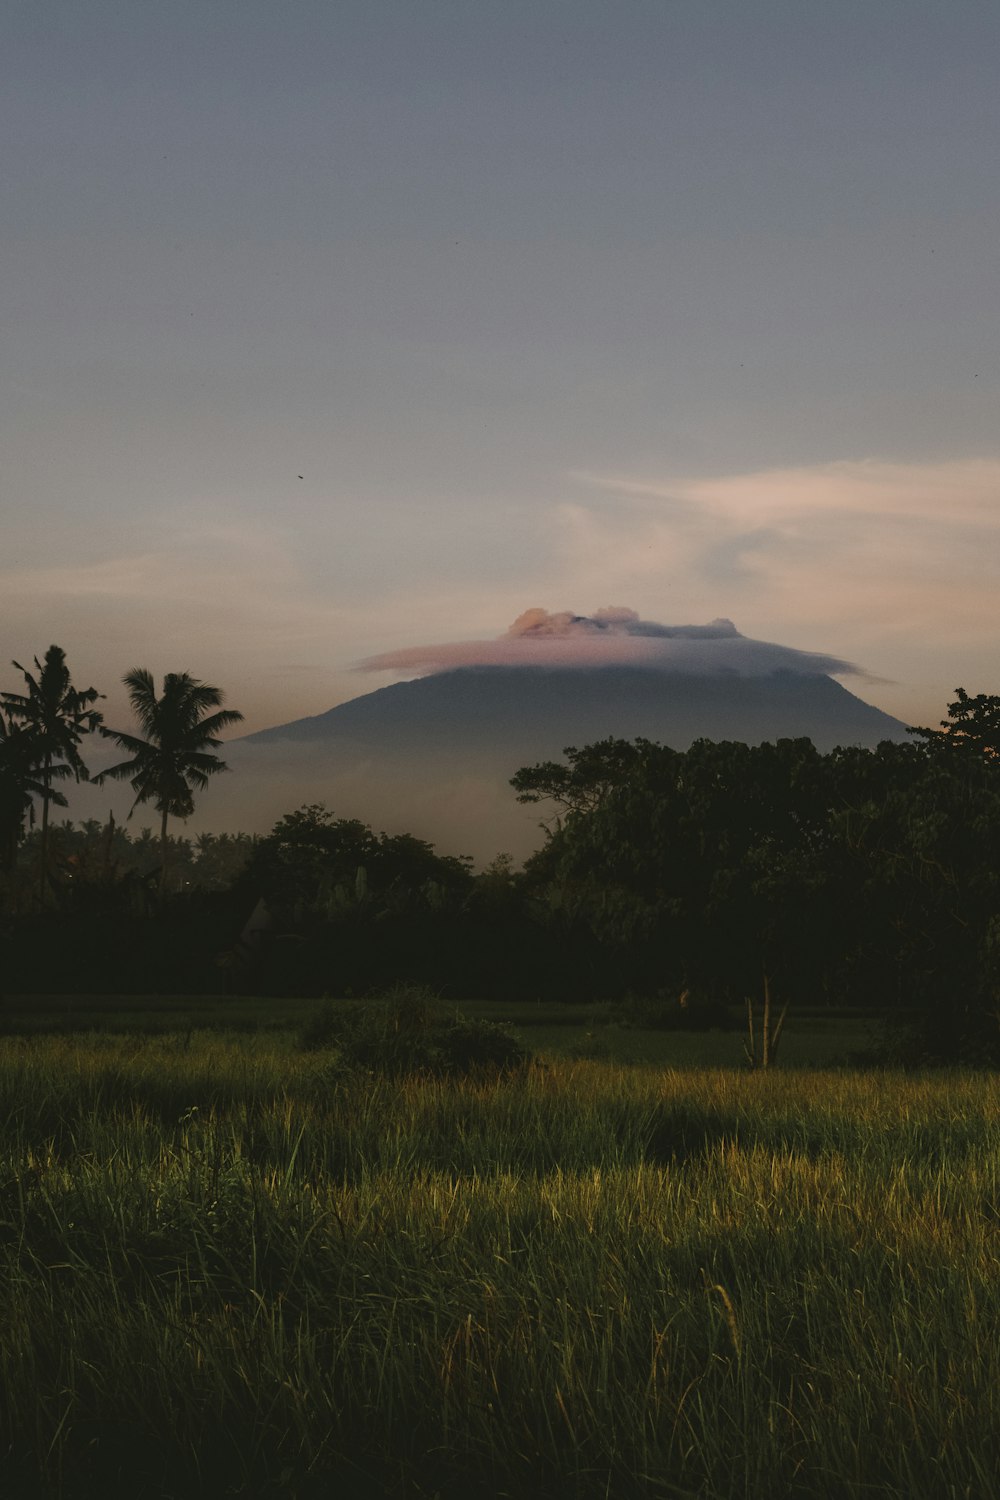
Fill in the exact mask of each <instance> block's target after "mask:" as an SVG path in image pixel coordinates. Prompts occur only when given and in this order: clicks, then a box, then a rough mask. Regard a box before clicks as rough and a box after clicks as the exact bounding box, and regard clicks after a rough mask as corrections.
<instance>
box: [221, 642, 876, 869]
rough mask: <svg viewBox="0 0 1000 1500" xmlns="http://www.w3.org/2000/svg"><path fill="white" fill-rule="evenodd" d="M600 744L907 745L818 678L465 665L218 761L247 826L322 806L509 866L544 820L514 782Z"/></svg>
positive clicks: (232, 748)
mask: <svg viewBox="0 0 1000 1500" xmlns="http://www.w3.org/2000/svg"><path fill="white" fill-rule="evenodd" d="M609 735H610V736H614V737H616V738H621V739H634V738H636V737H638V736H642V737H644V738H646V739H650V740H658V741H661V742H662V743H664V744H668V745H671V746H673V747H674V748H675V749H685V748H686V747H687V746H688V745H690V744H691V742H692V741H693V740H695V739H699V738H705V739H715V740H723V739H730V740H743V741H745V742H747V743H750V744H756V743H759V742H760V741H762V740H774V739H782V738H797V737H799V736H808V737H809V738H810V739H811V740H812V741H813V743H814V744H815V745H816V746H817V748H819V749H820V750H831V749H832V748H833V747H834V746H835V745H865V746H874V745H876V744H878V743H879V741H880V740H903V739H905V738H906V731H905V728H904V726H903V725H902V724H901V723H900V722H899V720H898V719H894V718H891V717H890V716H889V715H888V714H885V713H882V712H881V710H879V709H877V708H873V707H872V706H871V705H870V704H868V703H864V702H863V701H862V700H861V699H860V698H857V697H855V696H854V694H853V693H850V692H848V691H847V689H846V688H843V687H841V686H840V685H839V683H837V682H835V681H834V680H833V678H831V677H828V676H824V675H822V674H820V673H805V672H795V671H789V670H780V671H775V672H770V673H764V674H760V675H756V676H751V675H740V674H737V673H736V672H731V671H717V672H715V673H712V674H710V675H709V674H705V675H700V676H699V675H696V674H693V673H690V672H667V671H664V670H663V669H662V668H656V669H653V668H643V667H633V666H623V665H616V666H603V667H571V668H566V667H547V666H515V667H507V666H468V667H458V668H455V669H453V670H451V671H443V672H437V673H434V674H433V675H431V676H427V677H421V678H418V679H416V680H414V681H411V682H400V683H396V684H394V685H392V686H391V687H384V688H380V689H378V690H377V691H375V692H372V693H365V694H363V695H362V696H361V697H358V698H353V699H351V700H350V701H349V702H347V703H341V704H338V705H337V707H335V708H331V709H330V710H329V711H328V712H327V713H323V714H317V715H316V716H315V717H312V718H306V719H296V720H294V721H293V722H291V723H288V724H279V725H277V726H276V727H274V728H273V729H265V730H262V731H260V732H258V733H256V734H252V735H248V736H246V737H245V738H244V739H243V740H239V741H231V742H230V743H229V744H228V745H227V747H226V752H227V753H226V758H227V760H228V761H229V763H230V765H231V766H232V768H233V770H234V771H237V772H238V773H239V776H238V777H237V776H233V777H232V778H226V780H227V782H228V783H229V786H230V787H231V789H232V793H233V794H236V793H237V791H238V788H242V792H241V799H242V803H243V806H244V807H248V808H250V809H252V813H250V814H247V813H244V814H243V815H242V818H241V821H240V826H243V827H248V826H250V821H248V819H252V821H253V822H254V824H255V826H256V825H257V824H259V823H261V822H262V821H263V819H264V818H265V817H268V816H269V817H270V820H271V821H272V822H273V821H274V819H275V818H277V817H279V816H280V815H281V814H282V813H285V812H289V811H291V810H292V808H294V807H295V806H297V805H299V804H300V803H302V802H307V801H322V802H325V803H326V804H327V806H329V807H331V808H332V809H334V810H335V812H336V813H337V815H338V816H344V817H360V818H363V819H364V820H365V821H367V822H370V823H372V824H374V825H375V826H376V827H379V828H387V829H388V830H389V831H408V832H411V833H414V834H416V835H418V836H419V837H421V838H426V839H429V840H430V841H432V842H433V843H435V844H436V845H437V846H438V847H439V848H440V849H441V850H442V851H443V852H446V853H468V852H472V853H474V854H475V855H476V856H477V858H483V859H488V858H490V857H491V855H492V854H494V853H496V851H497V850H498V849H506V850H509V851H510V852H511V853H513V854H514V855H515V856H517V857H519V858H520V857H523V856H524V855H526V854H527V853H529V852H530V851H531V850H532V849H533V848H536V847H537V846H538V844H539V842H540V838H541V835H540V833H539V828H538V821H539V812H540V810H539V809H538V808H525V807H522V806H519V805H518V803H517V802H516V801H515V798H514V794H513V792H512V790H511V788H510V786H509V781H510V778H511V776H513V774H514V772H515V771H516V770H518V768H519V767H521V766H524V765H531V764H534V763H535V762H536V761H539V760H551V759H558V758H559V757H560V755H561V752H562V751H563V749H564V748H565V747H566V746H567V745H585V744H588V743H589V742H591V741H594V740H599V739H605V738H607V737H608V736H609ZM227 791H228V788H227ZM541 811H544V809H542V810H541ZM272 813H273V816H271V814H272Z"/></svg>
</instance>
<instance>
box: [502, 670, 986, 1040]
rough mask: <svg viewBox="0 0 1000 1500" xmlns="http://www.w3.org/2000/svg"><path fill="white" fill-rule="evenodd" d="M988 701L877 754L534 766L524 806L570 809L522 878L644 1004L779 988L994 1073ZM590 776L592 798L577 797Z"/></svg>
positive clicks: (801, 744)
mask: <svg viewBox="0 0 1000 1500" xmlns="http://www.w3.org/2000/svg"><path fill="white" fill-rule="evenodd" d="M971 701H972V700H968V699H967V698H966V697H965V695H962V696H961V697H960V700H959V703H958V704H957V705H953V709H954V710H957V711H960V712H963V711H964V710H965V709H966V708H967V707H968V705H969V703H970V702H971ZM975 703H976V704H977V705H978V706H979V710H980V712H979V713H978V715H977V716H973V718H972V719H971V720H969V719H968V718H967V719H966V720H964V721H963V729H962V732H961V733H960V734H955V733H952V732H951V731H950V730H949V728H948V727H944V728H943V729H942V730H941V731H940V732H939V731H929V730H923V731H917V734H918V735H919V736H920V738H921V739H922V743H913V744H904V745H894V744H888V743H886V744H882V745H880V746H879V747H878V749H877V750H874V751H867V750H858V749H840V750H835V751H834V752H832V753H831V754H829V755H820V754H819V752H817V751H816V750H815V748H814V747H813V745H812V744H811V742H810V741H808V740H783V741H779V742H778V743H777V744H776V745H771V744H764V745H759V746H748V745H744V744H736V743H728V744H714V743H711V742H709V741H700V742H698V743H696V744H695V745H693V746H692V747H691V749H690V750H688V751H686V752H678V751H674V750H670V749H667V748H665V747H662V746H655V745H650V744H647V743H645V742H636V745H635V746H633V747H632V749H633V754H632V756H631V757H629V756H628V755H626V754H625V753H624V752H625V750H626V749H627V747H624V746H621V745H620V744H619V743H617V742H614V741H608V742H605V743H604V745H602V746H596V747H590V750H589V752H588V755H587V757H586V759H584V758H582V757H581V756H580V753H579V752H576V751H572V752H568V753H567V758H568V761H569V767H568V769H567V768H560V767H558V766H554V765H552V764H546V765H543V766H539V767H535V768H526V769H525V770H523V771H522V772H520V773H519V777H518V779H517V785H518V787H519V790H520V792H521V795H522V796H525V795H531V796H532V797H533V798H534V797H539V798H540V797H543V796H545V795H546V794H550V795H552V796H553V798H554V799H555V800H556V802H557V804H558V805H560V806H561V807H562V809H563V816H562V818H561V820H560V821H559V823H558V824H557V826H556V827H555V828H554V830H553V831H552V832H551V834H550V837H549V839H548V840H547V842H546V844H545V846H544V848H543V849H542V850H541V851H539V853H538V854H537V855H536V856H535V857H534V858H533V859H532V860H531V861H529V865H528V878H529V880H530V881H531V882H532V883H533V884H534V886H535V888H536V889H538V890H539V891H541V892H543V893H545V894H546V895H547V897H548V899H549V901H550V903H551V905H552V908H553V911H554V912H555V913H556V914H557V919H558V920H559V921H560V922H561V923H562V924H563V926H564V928H565V929H566V930H568V931H569V930H573V931H578V932H586V933H589V934H592V935H596V936H597V937H598V939H599V941H600V942H601V943H602V945H603V946H605V947H608V948H611V949H613V950H614V951H616V952H617V954H618V956H619V963H620V965H621V972H622V974H623V976H625V977H627V981H628V982H629V983H630V984H631V985H633V986H634V987H636V988H637V989H639V990H641V991H649V990H650V989H655V988H656V987H658V986H662V987H664V988H666V989H668V990H672V991H673V992H674V993H679V992H681V991H683V990H689V991H692V992H694V993H697V994H701V995H709V996H716V997H723V998H725V999H728V1000H730V1001H732V1000H736V999H739V998H740V997H741V996H744V995H750V994H753V993H754V992H755V991H756V990H757V989H758V988H759V987H760V986H761V985H762V984H763V983H764V981H765V980H766V981H767V982H768V983H769V984H772V983H773V984H774V985H775V986H776V987H777V988H778V989H779V991H780V992H782V993H783V994H784V995H785V996H786V997H791V998H792V999H793V1001H794V1000H806V1001H809V1002H811V1003H816V1002H817V1001H820V1000H822V999H824V998H825V999H829V1000H831V1001H846V1000H849V1001H850V1002H851V1003H854V1004H859V1003H861V1004H869V1005H871V1006H872V1007H873V1008H874V1007H889V1008H890V1009H891V1010H894V1011H895V1012H896V1013H897V1014H898V1015H901V1016H905V1017H907V1018H910V1019H912V1020H913V1021H914V1022H915V1023H916V1025H917V1030H918V1032H919V1040H917V1041H916V1042H915V1044H914V1047H915V1054H914V1055H919V1053H920V1050H921V1048H923V1049H924V1050H925V1052H926V1055H928V1056H936V1057H946V1056H948V1057H952V1058H955V1059H958V1058H967V1059H969V1060H984V1059H987V1058H990V1059H993V1058H995V1057H996V1056H998V1055H1000V1027H998V1021H997V1009H998V1004H1000V765H998V763H997V760H996V757H995V753H994V752H993V750H992V742H991V740H990V738H989V736H990V735H991V734H992V735H993V736H994V738H995V724H994V720H995V710H996V704H997V700H995V699H986V698H980V699H978V700H975ZM978 726H982V727H983V728H984V734H983V736H982V737H981V738H977V737H976V735H975V733H974V732H973V731H974V730H975V729H976V728H977V727H978ZM618 768H620V774H616V772H617V770H618ZM581 770H582V771H585V772H586V773H587V775H588V776H589V777H590V780H591V782H592V784H593V785H596V786H597V788H598V792H597V795H591V794H590V789H589V788H588V787H587V786H586V785H583V786H580V785H573V784H572V783H573V780H574V778H575V779H576V780H577V781H579V779H580V777H579V773H580V772H581Z"/></svg>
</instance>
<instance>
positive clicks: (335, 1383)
mask: <svg viewBox="0 0 1000 1500" xmlns="http://www.w3.org/2000/svg"><path fill="white" fill-rule="evenodd" d="M0 1119H2V1120H4V1121H5V1122H6V1123H5V1128H4V1131H3V1138H2V1153H0V1492H2V1493H3V1494H4V1495H5V1496H10V1497H12V1500H13V1497H16V1496H19V1495H23V1496H25V1497H27V1496H32V1497H36V1496H39V1497H43V1496H64V1497H73V1500H75V1497H83V1496H91V1495H92V1496H95V1497H96V1496H97V1495H102V1496H104V1495H107V1494H109V1493H126V1494H128V1495H130V1496H134V1497H137V1500H138V1497H142V1496H149V1497H166V1496H176V1497H178V1500H180V1497H184V1500H188V1497H197V1496H206V1497H207V1496H222V1495H227V1494H228V1495H241V1494H242V1495H253V1496H275V1497H277V1496H302V1497H309V1496H312V1495H316V1496H319V1495H323V1496H328V1495H330V1494H333V1493H336V1494H337V1495H343V1496H352V1495H385V1494H388V1495H397V1496H400V1497H403V1496H406V1497H410V1496H415V1497H418V1496H428V1497H431V1496H435V1495H437V1496H440V1497H442V1500H444V1497H452V1496H455V1497H458V1496H463V1497H464V1496H503V1495H509V1496H521V1495H540V1496H553V1497H555V1496H559V1497H563V1496H565V1497H578V1500H590V1497H597V1496H607V1495H613V1496H624V1497H629V1496H646V1495H649V1496H669V1497H694V1496H699V1497H705V1500H708V1497H747V1500H749V1497H754V1500H756V1497H760V1496H802V1497H805V1496H810V1497H812V1496H829V1497H831V1500H834V1497H836V1500H854V1497H857V1500H862V1497H864V1500H871V1497H875V1496H880V1497H887V1496H890V1495H893V1496H894V1495H899V1496H903V1495H906V1496H914V1497H921V1496H928V1497H937V1496H940V1497H942V1500H944V1497H953V1496H969V1497H977V1500H978V1497H985V1496H990V1495H993V1494H995V1493H997V1490H996V1486H995V1481H994V1477H993V1476H994V1458H993V1445H994V1442H995V1435H996V1432H997V1430H998V1426H1000V1422H998V1418H1000V1410H998V1408H1000V1347H998V1344H997V1339H996V1329H997V1327H998V1324H1000V1170H998V1162H1000V1154H998V1148H1000V1087H998V1085H997V1083H996V1082H995V1081H994V1080H993V1079H991V1078H988V1077H986V1076H973V1075H965V1076H958V1075H955V1076H951V1077H934V1078H928V1079H913V1078H903V1077H897V1076H892V1075H885V1074H879V1075H876V1074H869V1075H851V1074H847V1073H836V1074H832V1073H831V1074H820V1073H811V1074H800V1075H795V1074H785V1075H783V1074H775V1075H773V1076H747V1075H741V1074H737V1073H731V1072H729V1073H725V1072H717V1073H711V1072H700V1073H698V1074H688V1075H685V1074H677V1073H675V1074H664V1075H659V1076H658V1075H655V1074H650V1073H648V1072H645V1071H642V1072H640V1071H634V1072H630V1071H623V1070H618V1069H613V1068H610V1067H604V1066H600V1065H597V1064H577V1065H569V1064H566V1065H554V1066H552V1067H551V1068H549V1069H548V1070H544V1071H541V1070H539V1071H536V1072H533V1073H532V1074H530V1075H529V1076H527V1077H525V1078H523V1079H519V1080H514V1081H509V1082H507V1083H502V1084H499V1085H496V1084H492V1085H485V1084H474V1083H466V1084H446V1083H441V1082H431V1081H423V1082H421V1081H409V1082H402V1083H395V1084H385V1083H382V1084H380V1083H376V1082H369V1083H365V1084H359V1083H345V1082H344V1081H343V1080H342V1079H338V1078H336V1077H335V1076H331V1075H330V1073H329V1071H328V1069H327V1067H326V1065H325V1064H324V1062H323V1060H322V1057H317V1056H302V1055H300V1054H296V1053H294V1052H292V1051H291V1050H290V1049H288V1048H287V1047H285V1048H283V1047H282V1046H281V1045H280V1044H279V1043H277V1042H274V1041H265V1040H264V1039H263V1038H248V1039H244V1040H242V1041H240V1042H239V1043H237V1042H236V1041H232V1040H230V1041H227V1040H226V1039H225V1038H222V1037H205V1038H203V1039H201V1040H199V1041H198V1042H197V1043H196V1044H194V1045H187V1046H186V1045H185V1043H184V1041H183V1040H182V1039H178V1040H175V1041H170V1040H166V1039H163V1040H155V1041H147V1042H145V1043H143V1044H136V1043H134V1042H133V1043H129V1042H126V1041H122V1040H121V1039H119V1040H118V1041H113V1040H111V1039H108V1038H98V1039H93V1040H92V1041H85V1040H75V1041H73V1042H72V1043H69V1042H66V1041H60V1040H58V1039H54V1038H46V1039H44V1040H37V1041H31V1042H27V1041H22V1042H13V1041H11V1042H7V1043H4V1044H2V1045H0Z"/></svg>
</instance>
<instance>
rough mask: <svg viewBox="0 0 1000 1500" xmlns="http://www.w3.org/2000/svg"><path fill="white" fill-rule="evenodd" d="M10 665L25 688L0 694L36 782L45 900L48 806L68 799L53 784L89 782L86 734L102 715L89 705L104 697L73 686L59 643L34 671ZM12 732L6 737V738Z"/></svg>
mask: <svg viewBox="0 0 1000 1500" xmlns="http://www.w3.org/2000/svg"><path fill="white" fill-rule="evenodd" d="M14 666H15V667H16V668H17V670H18V671H19V672H21V673H22V674H23V676H24V681H25V685H26V687H27V692H25V693H9V692H5V693H2V694H0V699H2V702H3V706H4V708H5V709H6V711H7V716H8V718H9V719H10V720H11V722H12V724H13V725H16V726H18V727H19V728H20V729H21V731H22V732H23V736H24V737H23V738H19V739H18V744H17V752H16V754H17V756H18V757H21V758H22V759H23V760H25V761H26V763H27V765H28V767H29V768H30V772H31V774H32V775H33V777H34V780H35V782H36V783H37V788H38V789H37V791H36V792H35V795H38V796H40V798H41V803H42V840H41V858H40V868H39V896H40V898H42V899H44V893H45V882H46V878H47V875H48V852H49V849H48V845H49V806H50V804H51V803H53V802H54V803H55V804H56V805H57V806H59V807H65V806H66V799H65V797H64V796H62V794H61V793H60V792H59V791H57V790H56V788H54V787H53V785H52V783H53V782H54V781H58V780H65V779H66V778H68V777H70V776H72V777H73V779H74V780H75V781H87V780H88V779H89V772H88V771H87V767H86V766H85V765H84V762H83V758H82V756H81V755H80V748H79V747H80V742H81V740H82V739H83V736H84V735H85V734H90V733H91V732H92V731H93V730H95V729H97V728H98V727H99V725H100V724H101V721H102V717H103V716H102V715H101V713H100V712H99V711H98V710H97V709H95V708H94V707H93V704H95V703H96V702H97V700H98V699H99V698H100V697H102V696H103V694H101V693H99V692H98V691H97V689H96V688H93V687H90V688H83V689H80V688H75V687H74V686H73V683H72V679H71V677H70V673H69V668H68V667H67V665H66V653H65V651H63V649H62V647H61V646H50V647H49V649H48V650H47V651H46V653H45V660H44V662H40V661H39V660H38V657H37V656H36V657H35V672H34V673H32V672H29V671H28V670H27V668H25V667H22V666H21V663H20V662H18V661H15V662H14ZM9 739H10V736H9V735H8V741H9ZM29 779H30V777H29Z"/></svg>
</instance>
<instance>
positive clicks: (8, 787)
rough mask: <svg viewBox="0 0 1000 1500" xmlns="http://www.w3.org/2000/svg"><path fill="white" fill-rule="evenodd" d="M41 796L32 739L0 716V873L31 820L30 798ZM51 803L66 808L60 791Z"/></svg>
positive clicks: (14, 856) (12, 858) (11, 861)
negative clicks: (26, 820) (26, 821)
mask: <svg viewBox="0 0 1000 1500" xmlns="http://www.w3.org/2000/svg"><path fill="white" fill-rule="evenodd" d="M44 795H45V788H44V786H43V785H42V783H41V782H40V781H39V779H38V774H37V768H36V766H35V764H34V755H33V752H32V749H31V736H30V735H29V734H28V732H27V730H26V729H21V728H19V727H18V725H17V724H15V723H13V721H9V720H7V719H5V718H4V716H3V714H2V713H0V870H10V869H12V868H13V866H14V862H15V860H16V859H17V846H18V844H19V843H20V842H21V834H22V833H23V831H24V822H25V819H26V818H27V819H28V821H29V822H33V821H34V816H35V804H34V800H33V799H34V798H35V797H43V796H44ZM52 801H53V802H56V803H58V804H60V805H61V806H65V805H66V798H65V797H64V796H63V795H62V793H61V792H53V793H52Z"/></svg>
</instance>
